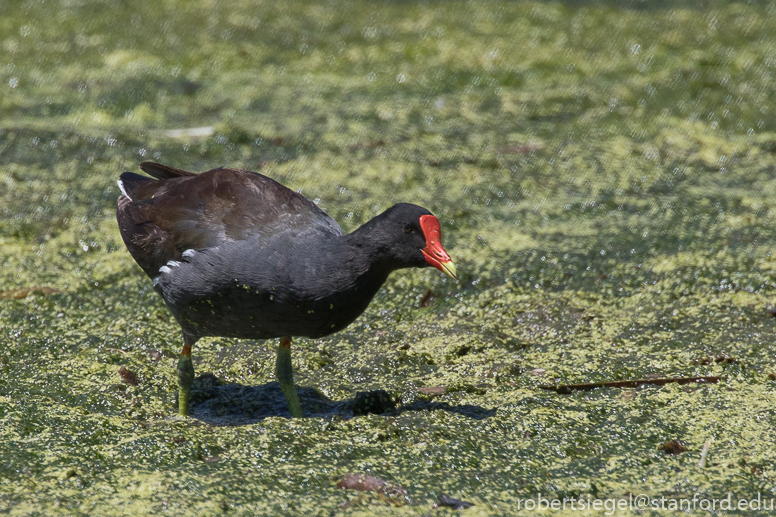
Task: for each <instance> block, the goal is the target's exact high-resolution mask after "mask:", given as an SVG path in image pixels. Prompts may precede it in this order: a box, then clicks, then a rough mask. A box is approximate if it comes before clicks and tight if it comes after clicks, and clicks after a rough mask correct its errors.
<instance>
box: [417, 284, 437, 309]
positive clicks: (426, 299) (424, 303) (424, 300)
mask: <svg viewBox="0 0 776 517" xmlns="http://www.w3.org/2000/svg"><path fill="white" fill-rule="evenodd" d="M435 298H436V295H435V294H434V293H433V292H432V291H431V288H429V289H426V292H425V293H423V296H421V298H420V302H418V307H428V306H429V305H431V302H432V301H433V300H434V299H435Z"/></svg>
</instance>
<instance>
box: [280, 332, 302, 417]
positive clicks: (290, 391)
mask: <svg viewBox="0 0 776 517" xmlns="http://www.w3.org/2000/svg"><path fill="white" fill-rule="evenodd" d="M275 375H276V376H277V378H278V381H279V382H280V389H282V390H283V394H284V395H285V396H286V401H288V410H289V411H290V412H291V417H292V418H302V406H301V405H300V404H299V396H298V395H297V394H296V388H295V387H294V372H293V370H292V369H291V338H290V337H284V338H281V339H280V346H279V347H278V361H277V363H276V367H275Z"/></svg>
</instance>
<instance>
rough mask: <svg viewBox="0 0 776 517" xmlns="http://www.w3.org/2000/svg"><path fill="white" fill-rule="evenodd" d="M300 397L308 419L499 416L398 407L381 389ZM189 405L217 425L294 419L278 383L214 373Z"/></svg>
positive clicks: (443, 406)
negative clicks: (339, 396) (342, 396)
mask: <svg viewBox="0 0 776 517" xmlns="http://www.w3.org/2000/svg"><path fill="white" fill-rule="evenodd" d="M297 394H298V395H299V401H300V403H301V405H302V412H303V413H304V416H305V418H331V417H333V416H338V417H339V418H342V419H345V420H347V419H350V418H353V417H354V416H357V415H362V414H366V413H375V414H380V415H383V416H398V415H400V414H401V413H404V412H406V411H435V410H442V411H448V412H450V413H457V414H459V415H462V416H465V417H468V418H472V419H475V420H483V419H485V418H489V417H492V416H493V415H495V414H496V409H495V408H494V409H487V408H484V407H481V406H475V405H471V404H463V405H460V406H452V405H450V404H448V403H446V402H432V401H429V400H416V401H415V402H412V403H411V404H406V405H402V406H400V407H398V408H397V407H396V405H395V404H394V403H393V401H391V400H390V397H389V396H388V395H387V393H386V392H384V391H382V390H376V391H372V392H366V393H359V394H358V395H357V396H356V397H354V398H352V399H347V400H343V401H339V402H338V401H333V400H329V399H328V398H326V397H325V396H324V395H322V394H321V393H320V392H319V391H317V390H315V389H313V388H297ZM189 404H190V405H189V413H190V416H192V417H193V418H196V419H197V420H199V421H201V422H204V423H206V424H209V425H215V426H238V425H250V424H255V423H257V422H261V421H262V420H264V419H265V418H267V417H273V416H280V417H286V418H290V417H291V414H290V413H289V411H288V405H287V404H286V398H285V395H283V391H282V390H281V389H280V384H279V383H277V382H269V383H267V384H263V385H261V386H243V385H242V384H225V383H223V382H222V381H220V380H219V379H218V378H216V376H215V375H213V374H204V375H201V376H199V377H197V378H196V379H195V380H194V384H193V385H192V387H191V395H190V402H189ZM176 405H177V401H176Z"/></svg>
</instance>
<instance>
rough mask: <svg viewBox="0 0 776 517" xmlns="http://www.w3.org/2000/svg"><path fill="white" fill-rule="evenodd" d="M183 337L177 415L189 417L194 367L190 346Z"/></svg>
mask: <svg viewBox="0 0 776 517" xmlns="http://www.w3.org/2000/svg"><path fill="white" fill-rule="evenodd" d="M186 341H187V340H186V338H185V337H184V345H183V351H182V352H181V356H180V358H179V359H178V413H179V414H180V416H189V395H190V394H191V384H192V383H193V382H194V365H193V364H192V362H191V345H190V344H189V343H187V342H186Z"/></svg>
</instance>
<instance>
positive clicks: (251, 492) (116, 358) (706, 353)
mask: <svg viewBox="0 0 776 517" xmlns="http://www.w3.org/2000/svg"><path fill="white" fill-rule="evenodd" d="M775 15H776V5H775V4H774V3H773V2H700V1H698V2H659V1H623V2H616V1H604V0H601V1H575V2H572V1H568V2H561V1H547V2H507V1H468V2H467V1H444V2H434V1H432V2H418V3H414V2H347V1H336V0H333V1H328V2H321V3H315V4H314V3H309V4H308V3H303V2H259V1H247V0H239V1H232V2H218V1H212V0H211V1H208V0H201V1H198V2H183V1H173V0H167V1H161V2H140V1H132V0H128V1H101V2H80V1H78V0H75V1H73V0H53V1H52V0H49V1H46V2H44V1H34V0H29V1H24V2H3V3H0V210H2V215H0V264H2V267H1V268H0V291H1V292H0V343H2V346H1V347H0V372H2V373H1V376H0V512H2V513H4V514H10V515H22V514H24V515H59V514H68V515H85V514H92V515H95V514H98V515H145V514H150V513H152V512H153V513H163V514H169V515H215V514H226V515H281V514H288V515H340V514H341V515H447V514H451V513H453V512H456V513H457V511H456V510H451V509H448V508H438V509H434V508H433V505H434V503H435V502H436V501H437V496H438V495H439V494H447V495H449V496H451V497H455V498H459V499H463V500H466V501H469V502H472V503H475V506H473V507H472V508H469V509H467V510H461V512H462V513H463V514H465V515H470V516H478V515H512V514H517V513H520V514H530V513H531V512H530V510H525V508H526V504H527V503H526V501H527V500H529V499H531V498H533V499H534V501H535V502H536V501H538V499H537V497H538V494H541V497H543V498H546V499H547V500H548V501H549V500H550V499H552V500H557V501H561V500H563V499H564V498H566V500H567V501H570V500H571V498H574V499H575V500H578V499H580V498H581V499H584V500H590V499H595V498H599V499H600V500H604V499H610V500H617V501H619V500H623V501H627V500H629V499H633V498H634V497H635V496H637V495H639V494H646V495H648V496H650V497H654V498H656V499H654V500H652V501H651V502H650V504H649V505H648V507H647V508H646V509H645V513H642V514H660V515H663V514H667V513H671V511H670V505H671V501H674V504H679V502H680V501H681V500H682V499H684V500H692V499H693V497H695V498H696V502H695V503H693V504H695V505H700V504H701V503H700V500H701V499H707V500H709V501H710V500H711V499H723V498H726V497H728V496H729V494H730V497H731V498H732V501H734V504H738V503H737V502H738V500H739V499H742V498H743V499H747V500H748V499H752V498H757V497H758V496H759V497H760V499H761V500H762V501H763V502H764V504H768V503H767V502H766V501H767V500H768V499H769V498H771V497H776V495H775V494H776V468H775V467H774V460H775V459H776V452H774V447H773V444H774V439H775V438H776V432H774V424H776V411H775V405H776V382H775V381H774V380H773V379H774V378H776V376H775V375H774V374H776V357H774V354H773V352H774V345H773V342H774V337H775V336H776V328H774V327H775V326H776V320H775V319H773V318H772V317H771V316H772V314H771V313H770V312H769V309H770V308H771V306H772V304H776V257H774V256H772V251H773V247H774V243H776V231H775V230H774V228H776V200H774V188H775V187H776V118H774V112H776V102H775V100H774V95H775V93H774V91H775V90H774V83H775V80H776V57H775V56H776V43H774V38H773V35H774V34H776V16H775ZM190 128H200V129H197V130H196V131H180V130H182V129H190ZM202 128H204V129H202ZM143 160H154V161H160V162H163V163H168V164H170V165H174V166H176V167H181V168H185V169H190V170H206V169H208V168H212V167H216V166H221V165H225V166H232V167H243V168H247V169H251V170H259V169H260V170H261V172H262V173H264V174H267V175H269V176H271V177H272V178H275V179H277V180H279V181H281V182H283V183H284V184H286V185H288V186H289V187H291V188H293V189H295V190H299V191H300V192H302V193H303V194H304V195H306V196H308V197H310V198H311V199H315V200H316V202H318V203H319V206H321V207H323V208H324V209H325V210H327V211H328V212H329V213H330V214H331V215H333V216H334V217H335V218H336V219H337V220H338V221H339V222H340V224H341V225H342V227H343V229H345V230H347V231H350V230H352V229H354V228H356V227H357V226H358V225H359V224H361V223H362V222H364V221H366V220H368V219H369V218H371V217H372V216H374V215H376V214H377V213H379V212H381V211H382V210H384V209H385V208H387V207H388V206H390V205H392V204H393V203H395V202H400V201H406V202H414V203H418V204H421V205H424V206H426V207H428V208H429V209H430V210H432V211H433V212H434V213H435V214H437V215H438V216H439V218H440V220H441V222H442V231H443V240H444V243H445V247H446V248H447V250H448V251H449V253H450V254H451V256H452V257H453V258H454V260H455V261H456V265H457V267H458V271H459V272H460V276H461V278H460V282H454V281H452V280H450V279H447V278H446V277H444V276H443V275H442V274H441V273H439V272H438V271H436V270H434V269H430V268H429V269H424V270H414V271H409V270H407V271H401V272H397V273H394V274H393V275H392V276H391V278H390V279H389V281H388V282H387V284H386V285H385V287H384V288H383V289H382V290H381V291H380V293H379V294H378V296H377V297H376V299H375V300H374V301H373V303H372V304H371V306H370V307H369V309H368V310H367V312H366V313H365V314H364V315H363V316H362V317H361V318H359V319H358V320H357V321H356V322H355V323H354V324H353V325H352V326H351V327H349V328H348V329H347V330H346V331H343V332H340V333H338V334H335V335H333V336H330V337H328V338H325V339H320V340H317V341H311V340H303V339H299V340H296V341H295V344H294V352H293V364H294V368H295V372H296V381H297V384H298V385H299V386H301V387H303V388H305V389H304V390H303V393H307V394H308V395H307V400H312V399H313V398H315V397H313V396H312V395H310V393H313V394H315V392H314V391H312V389H313V388H314V389H317V390H318V391H319V392H320V396H318V395H316V397H317V400H318V401H319V406H317V409H315V411H313V410H311V409H310V407H308V406H305V404H304V403H305V400H306V399H305V398H304V397H303V406H304V407H305V408H306V411H307V412H308V414H313V415H314V416H310V417H308V418H304V419H300V420H291V419H289V418H287V411H286V410H285V408H284V407H283V404H282V400H281V401H280V402H281V403H280V404H279V405H278V404H277V400H276V399H277V397H279V396H280V392H279V391H277V390H276V389H275V385H274V384H271V383H272V382H273V381H274V350H275V347H276V343H275V342H272V341H268V342H254V341H237V340H230V339H211V340H202V341H200V342H199V343H198V344H197V346H196V347H195V348H194V364H195V368H196V370H197V372H198V373H212V374H214V375H215V376H216V377H217V378H218V379H219V380H220V381H221V382H223V383H226V384H232V385H236V386H232V388H233V389H234V390H236V391H240V390H242V391H241V392H242V393H249V394H250V393H253V394H256V395H257V396H258V395H263V396H265V398H267V397H268V398H269V399H271V400H270V402H268V403H267V404H264V403H261V404H259V403H255V404H252V405H251V403H250V400H246V399H245V398H243V399H239V398H237V399H235V400H231V401H230V400H227V399H228V397H227V399H225V400H224V402H223V406H218V404H216V405H215V407H212V406H213V404H211V407H210V410H209V411H210V412H208V413H204V412H202V411H200V413H199V415H200V416H199V417H197V408H196V405H195V406H194V414H195V418H191V419H179V418H176V416H175V415H176V409H175V392H176V387H177V378H176V375H175V361H176V355H177V353H178V351H179V349H180V346H181V339H180V335H179V328H178V326H177V325H176V323H175V321H174V320H173V318H172V317H171V316H170V314H169V313H168V311H167V309H166V307H165V306H164V304H163V302H162V300H161V299H160V298H159V297H158V296H157V295H156V294H155V293H154V291H153V290H152V288H151V282H150V281H149V280H148V279H147V278H146V277H145V276H144V275H143V274H142V272H141V270H140V268H139V267H138V266H136V265H135V263H134V262H133V260H132V259H131V257H130V256H129V254H128V253H127V252H126V250H125V249H124V247H123V244H122V242H121V239H120V237H119V234H118V230H117V226H116V222H115V218H114V206H115V202H116V199H117V197H118V193H119V192H118V188H117V186H116V182H115V181H116V179H117V177H118V175H119V174H120V173H121V172H123V171H125V170H134V171H138V167H137V163H138V162H140V161H143ZM428 289H430V290H431V294H430V295H429V296H427V295H426V294H427V290H428ZM421 301H422V302H423V303H422V304H421ZM421 305H424V306H421ZM121 366H124V367H125V368H127V369H129V370H130V371H131V372H133V373H134V374H135V375H136V377H137V380H138V381H139V383H138V384H137V385H132V384H128V383H126V382H123V381H122V378H121V376H120V375H119V368H120V367H121ZM696 376H718V377H720V381H719V383H717V384H702V385H701V384H699V385H678V384H675V383H672V384H667V385H664V386H650V385H645V386H641V387H639V388H635V389H618V388H600V389H597V390H593V391H574V392H572V393H571V394H567V395H561V394H557V393H555V392H552V391H545V390H542V389H540V388H539V386H541V385H547V384H568V383H583V382H605V381H617V380H626V379H644V378H650V377H653V378H656V377H659V378H668V377H696ZM426 388H438V389H436V390H428V389H426ZM441 388H446V389H445V390H443V389H441ZM375 389H384V390H387V391H388V392H389V393H391V394H392V395H393V396H394V397H395V398H396V399H397V400H399V401H400V406H399V408H398V409H397V410H395V411H393V412H390V413H388V414H387V415H368V416H358V417H352V416H351V415H349V414H348V413H347V411H343V410H341V408H342V407H346V408H347V407H348V404H351V403H352V400H353V398H354V397H355V395H356V393H357V392H359V391H369V390H375ZM442 391H444V393H441V394H440V392H442ZM273 394H274V395H273ZM273 397H274V398H273ZM324 397H325V398H326V399H329V400H330V401H331V402H327V401H326V400H325V399H324ZM273 404H274V405H273ZM327 408H328V409H327ZM332 408H333V409H332ZM200 410H201V408H200ZM709 439H711V441H708V440H709ZM675 440H676V441H679V442H681V444H683V447H684V448H685V449H686V450H685V451H684V452H682V453H681V454H676V455H673V454H668V453H667V452H666V448H665V447H664V444H665V443H666V442H671V441H675ZM707 441H708V444H709V447H707V449H708V454H707V457H706V464H705V466H704V467H699V466H698V464H699V461H700V457H701V453H702V449H703V447H704V444H705V443H707ZM680 449H681V448H680V447H675V448H674V452H678V451H679V450H680ZM346 473H364V474H369V475H372V476H376V477H379V478H382V479H384V480H386V481H388V482H390V483H392V484H395V485H400V486H402V487H404V489H406V491H407V497H402V496H399V497H394V498H388V497H386V496H381V495H379V494H374V493H360V492H354V491H348V490H340V489H338V488H337V481H338V480H339V479H340V478H341V476H342V475H343V474H346ZM661 498H663V499H662V500H663V502H662V503H660V501H661ZM655 501H658V503H656V504H657V506H653V505H654V504H655ZM719 504H720V503H719V502H717V503H716V508H719ZM771 504H772V503H771ZM660 505H662V506H660ZM708 505H710V503H707V508H709V507H710V506H708ZM529 506H530V505H529ZM576 508H577V509H579V506H577V507H576ZM695 508H696V512H694V513H698V514H700V513H703V512H702V507H701V506H696V507H695ZM602 512H603V510H601V511H596V510H595V509H590V508H588V509H587V510H586V511H574V510H573V509H570V506H567V508H566V510H562V509H561V510H557V511H555V510H552V509H550V510H547V511H546V512H545V513H548V514H550V513H551V514H556V515H577V514H580V515H582V514H591V515H592V514H594V515H599V514H600V513H602ZM747 512H749V513H756V512H754V510H751V509H750V510H746V511H743V512H742V513H747ZM710 513H718V512H717V511H711V512H710ZM722 513H725V512H724V511H723V512H722ZM617 514H618V515H628V514H634V515H635V514H638V511H637V509H636V508H635V507H630V508H627V507H626V508H625V509H622V507H620V509H618V510H617ZM762 514H767V511H766V512H765V513H762Z"/></svg>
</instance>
